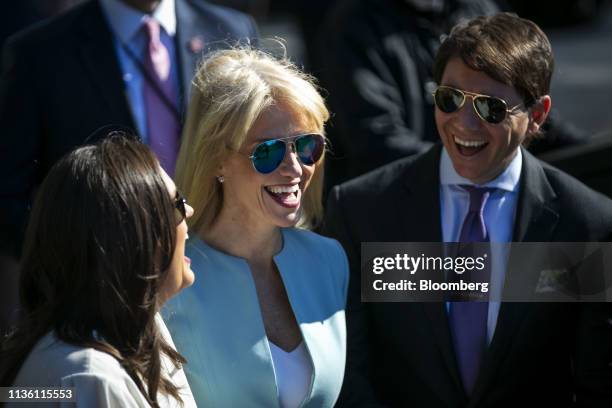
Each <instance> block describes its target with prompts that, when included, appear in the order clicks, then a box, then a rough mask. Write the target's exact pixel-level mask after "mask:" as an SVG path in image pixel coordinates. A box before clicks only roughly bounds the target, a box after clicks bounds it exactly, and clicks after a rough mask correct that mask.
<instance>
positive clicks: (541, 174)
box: [325, 14, 612, 408]
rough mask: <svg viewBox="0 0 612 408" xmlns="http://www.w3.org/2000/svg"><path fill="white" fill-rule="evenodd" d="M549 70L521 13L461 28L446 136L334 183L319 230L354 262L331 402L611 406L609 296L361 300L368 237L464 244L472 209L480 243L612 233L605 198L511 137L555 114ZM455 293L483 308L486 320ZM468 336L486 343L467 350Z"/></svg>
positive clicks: (542, 46) (443, 122) (443, 113)
mask: <svg viewBox="0 0 612 408" xmlns="http://www.w3.org/2000/svg"><path fill="white" fill-rule="evenodd" d="M552 71H553V59H552V51H551V48H550V44H549V42H548V40H547V38H546V36H545V35H544V33H543V32H542V31H541V30H540V29H539V28H538V27H537V26H536V25H535V24H533V23H532V22H530V21H528V20H523V19H520V18H518V17H516V16H514V15H509V14H499V15H496V16H493V17H478V18H476V19H473V20H471V21H469V22H467V23H464V24H461V25H458V26H456V27H455V28H454V29H453V31H452V32H451V34H450V36H449V37H448V38H447V39H446V40H445V42H444V43H443V44H442V46H441V48H440V50H439V51H438V54H437V56H436V61H435V67H434V78H435V80H436V82H437V83H438V84H439V85H440V86H439V87H438V89H437V91H436V93H435V102H436V110H435V120H436V126H437V129H438V133H439V135H440V138H441V140H442V144H443V146H440V145H436V146H434V147H433V148H431V149H430V150H428V151H427V152H425V153H423V154H421V155H419V156H414V157H410V158H406V159H401V160H399V161H396V162H394V163H391V164H389V165H387V166H384V167H382V168H380V169H378V170H376V171H374V172H372V173H369V174H366V175H364V176H361V177H359V178H357V179H354V180H352V181H349V182H347V183H345V184H342V185H340V186H337V187H335V188H334V189H333V190H332V192H331V195H330V198H329V202H328V208H327V214H326V223H325V230H326V231H327V233H328V234H329V235H331V236H333V237H335V238H337V239H338V240H340V242H341V243H342V244H343V246H344V248H345V249H346V251H347V254H348V256H349V260H350V264H351V273H352V276H351V285H350V290H349V301H348V306H347V325H348V336H347V337H348V350H347V353H348V355H347V368H346V376H345V381H344V386H343V391H342V394H341V397H340V402H339V404H338V405H339V406H342V407H344V406H368V407H374V406H393V407H428V408H436V407H448V408H451V407H452V408H455V407H567V406H581V407H582V406H589V407H609V406H612V308H611V307H610V306H611V304H610V303H580V304H578V303H503V302H501V303H500V302H489V303H487V302H446V303H440V302H438V303H433V302H432V303H414V302H410V303H362V302H361V301H360V287H359V286H360V281H361V280H360V262H361V260H360V246H361V243H362V242H385V241H386V242H392V241H396V242H457V241H459V242H464V241H465V239H464V230H465V229H466V226H467V224H468V220H474V219H478V220H479V222H480V224H478V225H479V226H480V230H479V231H480V232H481V233H482V237H481V238H484V239H482V242H485V241H487V242H513V241H514V242H520V241H522V242H530V241H533V242H557V241H559V242H564V241H567V242H593V241H609V240H610V239H611V238H612V201H610V200H609V199H607V198H606V197H604V196H602V195H600V194H599V193H596V192H594V191H592V190H590V189H589V188H587V187H585V186H584V185H583V184H581V183H580V182H578V181H577V180H575V179H573V178H571V177H570V176H568V175H566V174H564V173H562V172H561V171H559V170H556V169H554V168H552V167H550V166H547V165H545V164H544V163H542V162H541V161H539V160H538V159H536V158H534V157H533V156H532V155H531V154H529V153H528V152H527V151H526V150H525V149H524V148H523V147H521V144H522V143H524V142H525V141H526V140H527V139H528V138H530V137H533V135H536V134H537V133H538V131H539V129H540V126H541V125H542V123H544V121H545V119H546V116H547V114H548V112H549V111H550V105H551V99H550V96H549V95H548V93H549V87H550V79H551V76H552ZM475 197H478V200H477V199H476V198H475ZM475 201H478V205H476V206H475V207H474V202H475ZM473 209H475V210H476V217H475V218H470V214H471V213H472V212H473V211H474V210H473ZM473 241H474V240H467V242H473ZM493 273H497V274H499V273H501V274H502V275H501V276H500V275H497V276H496V277H497V279H498V281H501V282H504V279H505V277H504V275H503V274H504V273H505V271H502V272H500V271H499V270H498V271H492V274H493ZM508 273H511V272H510V271H509V272H508ZM511 277H512V276H511ZM491 279H492V280H495V279H496V278H495V277H494V275H492V276H491ZM506 282H507V280H506ZM458 303H462V304H463V305H465V304H469V305H472V306H473V307H474V308H476V309H479V310H482V309H480V308H481V305H484V306H485V309H484V315H482V314H481V315H480V318H481V321H479V322H478V321H477V320H478V319H479V318H478V317H475V316H478V315H476V314H473V312H474V311H476V310H475V309H474V308H472V306H470V307H467V308H462V307H456V306H457V304H458ZM462 313H463V315H461V314H462ZM462 318H463V320H461V319H462ZM460 321H463V322H464V324H463V326H464V327H462V326H461V324H457V322H460ZM465 322H468V323H465ZM479 323H482V325H481V326H482V327H483V329H482V331H481V330H480V329H476V327H477V326H478V324H479ZM468 325H469V326H470V328H468V330H466V326H468ZM478 327H480V326H478ZM462 339H463V340H465V339H469V341H468V342H467V344H468V345H473V344H477V345H481V348H480V349H478V348H472V349H471V352H472V354H469V353H466V350H465V347H464V346H465V345H466V343H465V342H462ZM474 352H476V353H474Z"/></svg>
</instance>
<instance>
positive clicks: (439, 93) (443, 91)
mask: <svg viewBox="0 0 612 408" xmlns="http://www.w3.org/2000/svg"><path fill="white" fill-rule="evenodd" d="M433 96H434V101H435V103H436V106H437V107H438V109H440V110H441V111H442V112H444V113H453V112H457V111H458V110H459V109H461V107H462V106H463V104H465V99H466V98H467V97H468V96H470V97H471V98H472V105H473V106H474V111H476V114H477V115H478V117H479V118H480V119H482V120H484V121H485V122H488V123H492V124H498V123H501V122H503V121H504V120H505V119H506V117H507V115H508V114H511V113H513V112H514V111H515V110H516V109H518V108H519V107H521V106H524V105H525V104H524V103H519V104H518V105H515V106H513V107H511V108H509V109H508V104H507V103H506V101H504V100H503V99H501V98H497V97H495V96H489V95H482V94H477V93H473V92H468V91H463V90H461V89H457V88H452V87H450V86H439V87H438V89H436V91H435V92H434V93H433Z"/></svg>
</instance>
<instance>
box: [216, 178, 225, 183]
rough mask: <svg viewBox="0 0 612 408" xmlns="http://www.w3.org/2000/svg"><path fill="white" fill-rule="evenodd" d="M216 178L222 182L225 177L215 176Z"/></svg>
mask: <svg viewBox="0 0 612 408" xmlns="http://www.w3.org/2000/svg"><path fill="white" fill-rule="evenodd" d="M217 180H218V181H219V183H221V184H223V182H224V181H225V177H223V176H217Z"/></svg>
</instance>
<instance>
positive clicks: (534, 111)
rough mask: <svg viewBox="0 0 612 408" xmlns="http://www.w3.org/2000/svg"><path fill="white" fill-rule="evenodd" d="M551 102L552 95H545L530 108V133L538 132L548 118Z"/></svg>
mask: <svg viewBox="0 0 612 408" xmlns="http://www.w3.org/2000/svg"><path fill="white" fill-rule="evenodd" d="M551 103H552V100H551V99H550V95H544V96H542V97H540V99H538V100H537V101H536V102H535V103H534V104H533V105H532V106H531V107H530V108H529V109H530V111H531V115H530V118H529V129H528V132H529V133H531V134H536V133H538V131H539V130H540V127H541V126H542V125H543V124H544V122H545V121H546V118H547V117H548V113H549V112H550V107H551Z"/></svg>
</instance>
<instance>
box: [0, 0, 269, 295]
mask: <svg viewBox="0 0 612 408" xmlns="http://www.w3.org/2000/svg"><path fill="white" fill-rule="evenodd" d="M145 22H153V24H154V26H155V27H156V30H157V33H158V37H157V38H156V39H155V40H156V41H157V42H156V44H157V45H159V44H160V42H161V46H162V47H163V52H164V53H165V54H164V56H165V58H166V60H164V61H162V62H163V63H164V64H165V68H166V72H165V76H166V78H165V80H167V82H168V83H169V84H170V85H171V89H172V92H171V93H170V94H168V95H167V96H164V95H161V93H162V92H159V89H160V88H162V86H163V84H162V86H160V85H159V84H155V83H153V82H156V80H155V79H151V78H152V76H153V75H152V74H151V73H150V72H151V71H147V68H146V65H147V63H146V56H147V52H148V51H147V50H148V48H147V47H150V45H149V44H148V41H149V40H148V39H147V37H146V33H145V32H144V28H145V27H144V26H145V24H144V23H145ZM154 31H155V30H154ZM256 37H257V29H256V26H255V23H254V21H253V20H252V19H251V18H250V17H249V16H247V15H245V14H242V13H239V12H237V11H234V10H231V9H228V8H224V7H220V6H217V5H212V4H209V3H207V2H206V1H203V0H161V1H160V0H91V1H87V2H85V3H84V4H82V5H80V6H78V7H76V8H74V9H72V10H70V11H69V12H67V13H65V14H63V15H61V16H59V17H57V18H54V19H52V20H49V21H47V22H44V23H42V24H39V25H36V26H34V27H32V28H30V29H28V30H26V31H24V32H21V33H19V34H17V35H16V36H14V37H12V38H11V39H9V40H8V41H7V44H6V46H5V49H4V53H3V60H2V77H1V79H0V81H1V82H0V133H1V134H2V137H1V138H0V155H1V160H0V258H1V262H0V263H2V264H4V265H6V264H7V262H9V263H10V258H9V257H13V258H14V257H16V256H17V255H18V253H19V251H20V246H21V241H22V236H23V229H24V225H25V221H26V219H27V212H28V208H29V206H30V202H31V200H32V197H33V194H34V190H35V188H36V186H37V185H38V184H39V183H40V182H41V181H42V179H43V178H44V176H45V175H46V173H47V172H48V170H49V168H50V167H51V166H52V165H53V164H54V163H55V162H56V161H57V160H58V159H59V158H60V157H61V156H62V155H64V154H65V153H66V152H68V151H70V150H72V149H73V148H75V147H77V146H79V145H81V144H82V143H84V142H85V141H86V138H87V136H88V135H90V134H91V133H92V132H94V131H95V130H96V129H98V128H100V127H102V126H104V125H108V124H120V125H124V126H127V127H129V128H131V129H135V130H137V131H138V133H139V134H140V135H141V136H143V138H144V141H145V142H147V143H149V142H151V141H152V137H153V136H154V135H153V133H154V132H155V131H156V130H157V131H158V130H159V129H162V128H163V129H165V126H168V127H169V128H172V131H171V132H168V133H175V134H173V135H172V137H174V138H175V139H173V143H175V144H178V137H179V133H180V125H181V123H182V117H183V112H184V111H185V109H186V106H187V101H188V94H189V89H190V84H191V79H192V76H193V73H194V72H195V67H196V64H197V62H198V60H199V59H200V57H201V56H202V54H203V53H205V52H207V51H209V50H214V49H216V48H224V47H227V46H229V45H231V44H234V43H236V42H238V41H249V40H254V39H256ZM156 51H159V46H158V47H157V48H156ZM156 55H159V53H157V54H156ZM162 65H163V64H162ZM145 71H147V72H145ZM147 87H148V88H147ZM146 89H149V90H150V91H151V94H152V95H153V98H155V97H158V99H159V100H157V101H154V102H153V104H157V105H156V109H157V110H155V111H154V112H155V113H154V114H151V112H152V110H150V106H151V105H148V104H147V103H148V101H149V100H150V98H149V99H147V96H146V94H145V92H146ZM163 99H166V100H163ZM166 108H167V109H166ZM160 109H161V110H160ZM164 109H166V111H164ZM159 112H161V113H159ZM164 115H165V116H164ZM160 118H167V120H161V121H160V120H159V119H160ZM156 120H157V122H155V121H156ZM169 122H172V123H169ZM158 133H159V131H158ZM161 133H162V135H161V136H162V137H164V136H165V134H164V132H161ZM99 134H102V133H99ZM94 139H95V138H93V139H89V140H87V141H88V142H94V141H95V140H94ZM164 143H165V142H163V141H162V142H161V145H162V147H163V145H164ZM176 149H177V146H176V145H175V146H172V149H171V152H170V158H169V163H170V164H169V166H171V165H172V160H174V157H172V155H173V154H174V153H173V152H175V151H176ZM154 150H155V149H154ZM156 152H157V151H156ZM158 154H159V153H158ZM162 165H164V160H162ZM167 170H168V172H169V173H171V171H172V169H167ZM118 227H119V226H118ZM0 270H1V271H0V272H2V273H7V272H6V270H5V268H3V267H2V265H0ZM0 278H2V279H1V280H2V281H4V277H2V275H0ZM3 286H4V285H3Z"/></svg>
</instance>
